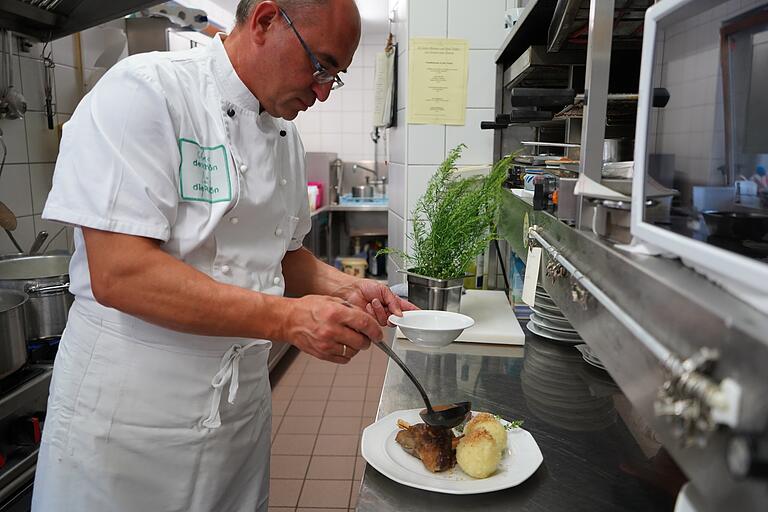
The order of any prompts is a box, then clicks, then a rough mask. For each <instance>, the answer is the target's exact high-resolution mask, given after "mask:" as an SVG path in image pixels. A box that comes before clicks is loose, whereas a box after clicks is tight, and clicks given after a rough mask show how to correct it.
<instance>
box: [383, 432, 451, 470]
mask: <svg viewBox="0 0 768 512" xmlns="http://www.w3.org/2000/svg"><path fill="white" fill-rule="evenodd" d="M454 439H456V437H455V436H454V435H453V431H452V430H451V429H449V428H441V427H430V426H429V425H425V424H424V423H417V424H415V425H410V426H408V427H407V428H405V429H404V430H401V431H400V432H398V433H397V436H396V437H395V441H397V443H398V444H399V445H400V446H402V447H403V450H405V451H406V452H408V453H409V454H411V455H413V456H414V457H417V458H419V459H421V462H423V463H424V467H426V468H427V469H428V470H430V471H431V472H433V473H439V472H440V471H445V470H448V469H451V468H452V467H453V466H455V465H456V447H455V443H454V442H453V440H454Z"/></svg>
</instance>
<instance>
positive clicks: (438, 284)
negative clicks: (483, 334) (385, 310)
mask: <svg viewBox="0 0 768 512" xmlns="http://www.w3.org/2000/svg"><path fill="white" fill-rule="evenodd" d="M465 147H466V146H465V145H464V144H460V145H459V146H457V147H456V148H454V149H452V150H451V151H450V152H449V153H448V157H447V158H446V159H445V161H443V163H442V164H441V165H440V167H439V169H438V170H437V172H436V173H435V174H434V176H432V178H431V179H430V180H429V184H428V185H427V190H426V191H425V192H424V195H423V196H422V197H421V198H420V199H419V201H418V202H417V203H416V207H415V208H414V210H413V211H412V212H411V218H412V219H413V232H412V233H409V235H408V238H409V239H410V240H411V241H412V242H413V251H412V253H411V254H408V253H406V252H403V251H399V250H390V249H384V250H383V252H391V253H395V254H398V255H399V256H400V257H402V258H403V260H404V262H405V263H406V265H407V268H408V270H407V271H406V274H407V275H408V299H409V300H410V301H411V302H413V303H414V304H415V305H417V306H419V307H421V308H423V309H442V310H446V311H458V310H459V302H460V300H461V293H462V288H463V281H464V277H465V276H466V274H467V270H468V269H469V267H470V266H471V264H472V263H473V262H474V261H475V260H476V258H477V256H478V255H480V254H481V253H482V252H483V251H484V250H485V248H486V247H487V246H488V243H489V242H490V241H492V240H494V239H495V238H496V236H497V235H496V221H497V217H498V210H499V205H500V204H501V194H502V184H503V183H504V181H505V180H506V178H507V170H508V168H509V164H510V163H511V161H512V158H513V156H514V155H509V156H506V157H504V158H502V159H501V160H499V161H498V162H496V163H495V164H494V165H493V166H492V169H491V171H490V172H489V173H488V174H486V175H483V176H465V175H462V172H461V171H459V170H458V169H457V168H456V165H455V164H456V160H458V159H459V157H460V156H461V152H462V150H463V149H464V148H465Z"/></svg>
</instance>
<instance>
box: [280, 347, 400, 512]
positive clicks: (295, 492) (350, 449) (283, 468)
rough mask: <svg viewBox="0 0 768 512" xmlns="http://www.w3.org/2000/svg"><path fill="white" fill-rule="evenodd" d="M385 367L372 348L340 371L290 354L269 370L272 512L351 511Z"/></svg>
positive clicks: (381, 356) (383, 357) (382, 356)
mask: <svg viewBox="0 0 768 512" xmlns="http://www.w3.org/2000/svg"><path fill="white" fill-rule="evenodd" d="M386 368H387V359H386V355H385V354H384V353H383V352H381V351H379V350H375V349H369V350H367V351H365V352H361V353H359V354H358V355H357V356H355V357H354V358H353V359H352V361H351V362H350V363H348V364H346V365H337V364H333V363H328V362H325V361H320V360H318V359H315V358H314V357H312V356H309V355H307V354H304V353H303V352H299V351H298V350H296V349H295V348H291V350H290V351H289V352H288V353H287V354H286V355H285V356H284V357H283V360H282V361H280V363H279V365H278V366H277V367H276V368H275V370H273V372H272V375H271V380H272V415H273V417H272V456H271V480H270V484H269V511H270V512H326V511H336V512H338V511H342V510H344V511H347V510H349V511H354V510H355V506H356V504H357V494H358V489H359V488H360V480H361V479H362V477H363V471H364V468H365V461H364V460H363V458H362V457H361V456H360V436H361V434H362V430H363V429H364V428H365V427H366V426H368V425H370V424H371V423H373V421H374V418H375V416H376V409H377V408H378V404H379V397H380V396H381V388H382V385H383V383H384V373H385V371H386Z"/></svg>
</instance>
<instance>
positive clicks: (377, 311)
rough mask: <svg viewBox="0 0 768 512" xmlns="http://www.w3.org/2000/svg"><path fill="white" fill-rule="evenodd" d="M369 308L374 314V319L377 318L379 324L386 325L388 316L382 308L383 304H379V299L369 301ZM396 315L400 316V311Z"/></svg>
mask: <svg viewBox="0 0 768 512" xmlns="http://www.w3.org/2000/svg"><path fill="white" fill-rule="evenodd" d="M371 309H373V312H374V316H375V317H376V320H378V322H379V325H381V326H385V325H387V319H388V318H389V315H388V314H387V310H386V309H384V306H382V305H381V302H380V301H379V299H373V301H372V302H371ZM398 316H402V313H401V315H398Z"/></svg>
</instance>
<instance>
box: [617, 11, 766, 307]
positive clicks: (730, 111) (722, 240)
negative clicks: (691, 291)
mask: <svg viewBox="0 0 768 512" xmlns="http://www.w3.org/2000/svg"><path fill="white" fill-rule="evenodd" d="M726 6H727V8H726ZM657 7H658V8H654V9H653V10H652V11H649V12H650V13H651V14H650V15H649V17H648V22H647V23H646V29H645V37H644V41H643V61H642V70H641V82H640V102H639V104H638V123H637V133H636V141H637V145H636V148H635V158H634V160H635V169H634V182H633V204H632V224H631V229H632V234H633V235H634V236H635V237H636V238H637V239H638V240H641V241H643V242H644V243H645V244H647V245H648V246H649V247H650V248H651V250H653V251H656V252H664V253H668V254H671V255H674V256H677V257H680V258H681V259H682V260H683V261H684V262H685V263H686V264H687V265H689V266H691V267H694V268H695V269H697V270H698V271H700V272H702V273H704V274H706V275H707V276H709V278H710V279H713V280H715V281H717V282H718V283H721V284H722V285H723V286H724V287H726V288H727V289H729V290H730V291H732V292H733V293H734V294H736V295H738V296H740V297H742V298H743V299H744V300H746V301H748V302H749V303H750V304H752V305H753V306H755V307H757V308H758V309H760V310H761V311H763V312H768V291H767V290H766V288H765V286H764V283H766V282H768V250H766V249H768V236H767V235H768V233H766V231H765V227H764V226H765V219H766V218H768V204H766V202H765V201H763V200H762V199H761V197H760V195H759V194H758V193H757V192H758V190H759V185H758V186H755V187H746V186H745V187H741V186H739V185H740V184H742V183H747V182H749V181H754V182H755V183H756V184H757V183H760V180H759V175H758V173H757V171H759V169H760V167H761V166H763V167H764V166H766V165H767V164H768V137H766V136H765V133H766V130H765V129H764V120H765V119H766V118H767V117H768V103H766V102H765V92H764V90H765V88H764V83H765V80H766V79H768V66H766V62H768V3H766V2H765V0H763V1H749V2H746V3H744V5H741V4H738V3H736V2H733V1H730V2H711V1H707V2H692V1H676V2H671V3H667V4H665V5H664V6H657ZM704 20H706V21H707V23H706V24H704V25H702V26H701V27H699V28H698V29H697V30H696V37H697V38H698V39H697V40H698V42H697V44H696V45H695V47H691V48H688V47H687V46H686V49H685V53H682V54H681V51H683V49H682V44H683V43H682V42H681V41H680V38H676V37H674V34H675V33H677V31H680V30H682V29H684V28H685V27H687V26H689V25H690V26H692V27H693V26H698V25H696V23H698V22H703V21H704ZM675 55H686V56H687V57H688V58H691V59H698V61H697V62H698V63H697V66H696V67H697V69H698V71H697V76H699V78H698V79H697V81H696V82H695V83H694V82H693V81H691V80H687V79H683V80H678V77H677V76H676V73H677V70H678V69H680V66H678V65H677V64H674V65H673V64H672V61H673V60H674V59H675V57H674V56H675ZM673 68H674V69H673ZM663 70H667V72H666V73H665V72H664V71H663ZM718 84H722V85H721V86H720V85H718ZM659 85H661V86H662V87H665V88H666V89H668V90H669V93H670V101H669V105H668V108H667V109H665V110H663V111H659V110H654V109H652V108H651V106H650V97H649V94H648V92H649V91H651V90H652V88H653V87H658V86H659ZM699 92H702V93H704V94H702V95H701V96H700V99H697V100H695V101H694V100H693V99H692V96H695V95H698V94H699ZM693 103H695V105H694V104H693ZM683 126H686V127H689V128H687V129H685V130H684V131H682V132H681V131H680V130H681V127H683ZM660 153H664V154H671V155H674V162H675V169H674V174H673V179H674V187H673V188H675V189H678V190H679V191H680V197H679V198H678V199H677V200H676V202H675V203H676V204H675V205H674V209H673V215H672V217H671V219H670V221H669V222H666V221H664V220H662V221H659V220H658V219H656V218H654V217H653V215H652V212H651V210H650V209H649V208H648V207H647V206H645V205H644V203H645V201H646V199H647V198H648V197H649V186H648V182H649V179H651V178H656V177H657V176H658V174H659V171H660V169H659V168H658V167H657V164H656V157H657V156H658V155H659V154H660ZM707 191H712V192H714V191H717V192H718V193H717V194H715V193H706V192H707ZM721 191H724V192H725V194H722V193H720V192H721ZM761 248H763V249H764V250H760V249H761Z"/></svg>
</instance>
